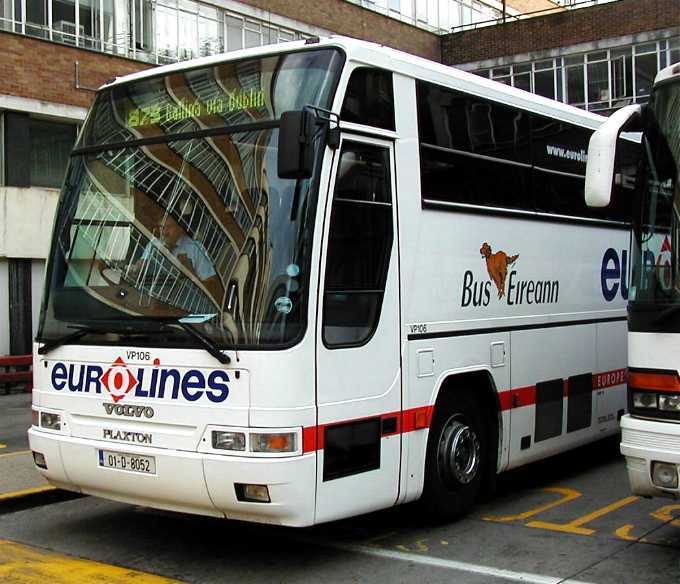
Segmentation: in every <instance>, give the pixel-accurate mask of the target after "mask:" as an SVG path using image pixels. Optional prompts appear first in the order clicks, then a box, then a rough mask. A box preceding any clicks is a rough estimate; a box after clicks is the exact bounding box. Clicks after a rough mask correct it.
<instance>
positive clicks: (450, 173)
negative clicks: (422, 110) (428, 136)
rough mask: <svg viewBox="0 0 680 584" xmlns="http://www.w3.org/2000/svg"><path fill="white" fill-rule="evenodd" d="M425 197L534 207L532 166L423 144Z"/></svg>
mask: <svg viewBox="0 0 680 584" xmlns="http://www.w3.org/2000/svg"><path fill="white" fill-rule="evenodd" d="M420 153H421V154H420V157H421V184H422V193H423V197H424V198H426V199H436V200H438V201H446V202H450V203H465V204H468V205H482V206H490V207H506V208H510V209H524V210H526V209H533V200H532V199H531V183H530V180H531V176H530V174H531V172H530V168H529V167H528V166H519V165H515V164H512V163H507V162H503V161H494V160H489V159H487V158H478V157H474V156H469V155H466V154H461V153H458V152H456V151H447V150H445V149H441V148H433V147H430V146H428V145H426V144H423V145H421V147H420Z"/></svg>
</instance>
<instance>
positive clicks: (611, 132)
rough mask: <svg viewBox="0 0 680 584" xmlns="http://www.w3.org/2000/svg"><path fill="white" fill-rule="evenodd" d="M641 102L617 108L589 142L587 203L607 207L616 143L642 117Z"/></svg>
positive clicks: (610, 193)
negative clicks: (624, 131) (625, 128)
mask: <svg viewBox="0 0 680 584" xmlns="http://www.w3.org/2000/svg"><path fill="white" fill-rule="evenodd" d="M641 115H642V107H641V106H640V105H637V104H636V105H627V106H625V107H622V108H621V109H620V110H617V111H616V112H614V113H613V114H612V115H611V116H610V117H609V118H607V120H606V121H605V122H604V124H602V125H601V126H600V127H599V128H598V129H597V130H595V132H594V133H593V135H592V136H591V137H590V142H589V143H588V163H587V165H586V188H585V197H586V204H587V205H588V206H589V207H606V206H607V205H609V201H610V200H611V196H612V183H613V181H614V162H615V161H616V143H617V141H618V139H619V134H620V133H621V130H622V129H623V127H624V126H626V125H627V124H628V123H629V122H630V121H631V120H633V119H634V118H640V117H641Z"/></svg>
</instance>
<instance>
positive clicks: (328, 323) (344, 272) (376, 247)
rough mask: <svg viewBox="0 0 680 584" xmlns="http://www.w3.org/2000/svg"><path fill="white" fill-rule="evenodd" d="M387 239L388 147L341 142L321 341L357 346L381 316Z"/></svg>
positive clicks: (389, 226)
mask: <svg viewBox="0 0 680 584" xmlns="http://www.w3.org/2000/svg"><path fill="white" fill-rule="evenodd" d="M392 241H393V228H392V194H391V186H390V171H389V153H388V150H387V149H385V148H380V147H376V146H370V145H367V144H359V143H354V142H345V144H344V146H343V150H342V154H341V156H340V165H339V167H338V174H337V179H336V183H335V194H334V197H333V208H332V212H331V224H330V230H329V239H328V254H327V260H326V288H325V294H324V307H323V340H324V343H325V344H326V346H328V347H340V346H357V345H360V344H363V343H365V342H367V341H368V340H369V339H370V337H371V336H372V334H373V331H374V330H375V327H376V326H377V324H378V320H379V317H380V308H381V306H382V299H383V293H384V289H385V280H386V278H387V269H388V266H389V259H390V252H391V250H392Z"/></svg>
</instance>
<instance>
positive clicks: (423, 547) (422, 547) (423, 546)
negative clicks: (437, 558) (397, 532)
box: [394, 539, 430, 552]
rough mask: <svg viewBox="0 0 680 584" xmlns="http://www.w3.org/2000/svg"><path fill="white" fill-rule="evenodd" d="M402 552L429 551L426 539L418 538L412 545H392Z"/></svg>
mask: <svg viewBox="0 0 680 584" xmlns="http://www.w3.org/2000/svg"><path fill="white" fill-rule="evenodd" d="M394 547H396V548H397V549H398V550H401V551H402V552H429V551H430V546H428V545H427V540H426V539H419V540H417V541H416V542H415V543H414V544H413V545H396V546H394Z"/></svg>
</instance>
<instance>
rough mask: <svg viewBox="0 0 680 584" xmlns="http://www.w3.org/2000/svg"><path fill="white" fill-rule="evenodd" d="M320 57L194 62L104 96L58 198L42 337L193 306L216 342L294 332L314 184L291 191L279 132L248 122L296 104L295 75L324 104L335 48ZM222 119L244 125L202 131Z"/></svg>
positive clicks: (255, 341) (189, 311)
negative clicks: (196, 65)
mask: <svg viewBox="0 0 680 584" xmlns="http://www.w3.org/2000/svg"><path fill="white" fill-rule="evenodd" d="M317 53H324V55H322V57H323V58H321V57H320V56H319V55H318V54H315V53H311V52H310V53H301V54H300V55H304V58H300V57H299V55H298V56H296V57H295V58H292V59H290V58H284V57H277V58H269V59H266V60H261V61H258V60H251V61H249V62H248V66H247V67H245V66H240V67H237V66H235V65H233V64H232V65H230V66H229V67H226V66H219V67H213V68H210V69H203V70H191V71H187V72H184V73H177V74H173V75H171V76H168V77H162V78H157V79H151V80H146V81H144V82H143V83H138V84H135V85H131V86H123V89H120V88H119V89H117V90H116V91H113V92H109V93H107V94H102V95H101V96H100V97H99V98H98V99H97V103H96V106H95V109H94V111H93V112H92V114H91V115H90V117H89V119H88V124H87V126H86V128H85V130H84V132H83V136H82V137H81V147H82V148H85V150H83V151H82V152H81V153H80V154H77V155H76V156H74V157H73V158H72V161H71V166H70V169H69V173H68V175H67V180H66V183H65V187H64V192H63V193H62V198H61V201H60V207H59V211H58V215H57V221H56V224H55V233H54V241H53V245H52V259H51V263H50V272H49V274H48V290H47V295H46V301H47V302H46V304H45V307H44V313H43V318H42V321H41V330H40V333H39V338H41V339H42V340H49V339H54V338H57V337H59V336H61V335H64V334H68V333H69V332H71V329H69V327H70V326H72V325H73V324H74V323H78V324H86V325H88V326H93V327H94V326H95V325H96V321H129V320H130V319H135V318H137V319H142V318H143V319H146V321H148V318H149V317H152V318H179V317H185V316H187V315H193V318H194V319H195V321H194V322H196V323H197V324H196V326H200V327H201V332H202V333H204V334H206V335H208V336H209V337H211V338H212V339H213V340H214V341H215V342H217V343H218V344H224V345H229V346H234V345H237V346H257V345H281V344H286V343H290V342H292V341H293V340H295V339H296V338H298V337H299V335H300V334H301V332H302V331H303V330H304V327H305V312H306V310H305V303H306V295H307V283H308V278H309V269H308V268H309V252H310V249H309V248H310V245H311V228H312V224H313V219H314V210H315V202H316V201H315V193H314V192H313V190H312V183H313V181H311V180H305V181H301V183H300V184H299V185H297V186H298V192H297V193H295V190H296V184H295V181H292V180H280V179H279V178H278V176H277V173H276V166H277V164H276V163H277V142H278V129H277V128H276V127H274V126H273V124H271V123H269V124H260V126H259V127H258V126H257V125H253V124H258V122H259V121H261V120H265V121H266V120H271V119H273V118H274V117H275V113H274V112H275V111H277V110H278V111H284V110H280V109H279V105H278V104H279V103H282V104H285V107H286V108H289V107H290V106H293V107H295V106H296V103H295V101H294V100H293V99H292V91H291V76H292V75H293V72H297V75H298V77H299V79H298V82H296V83H294V84H292V87H297V88H298V89H299V92H298V93H299V95H298V98H299V99H301V100H306V99H308V97H309V96H308V93H309V92H311V93H313V94H314V96H315V97H314V99H312V100H311V101H310V103H315V104H318V105H320V106H322V107H328V106H329V103H330V100H331V99H332V92H333V87H334V83H335V80H336V78H337V70H336V69H337V67H336V68H334V67H330V71H329V61H332V60H333V58H334V55H335V53H334V52H333V51H318V52H317ZM286 57H293V55H288V56H286ZM296 64H297V65H296ZM315 64H316V65H318V68H315ZM298 66H299V67H298ZM307 67H311V68H307ZM284 79H285V84H284V85H283V86H281V91H279V85H278V83H279V82H280V81H281V80H284ZM277 80H278V81H277ZM208 88H209V89H208ZM201 92H203V93H201ZM220 92H221V96H222V97H221V98H218V97H217V96H216V95H217V94H218V93H220ZM246 96H249V97H247V98H246ZM218 99H221V100H222V105H221V106H220V105H219V104H218V102H217V101H216V100H218ZM211 100H212V101H211ZM230 100H231V102H230ZM236 102H238V103H236ZM230 103H231V106H233V107H231V110H230V111H227V110H228V109H229V107H230V106H229V104H230ZM303 103H304V102H303ZM187 104H193V109H192V107H189V106H188V105H187ZM206 104H211V111H207V110H206V107H207V106H206ZM298 107H299V108H301V107H302V105H299V104H298ZM173 108H174V109H173ZM177 108H179V110H178V109H177ZM220 108H221V111H220ZM227 116H228V119H227ZM225 123H227V124H229V125H230V126H232V127H233V126H239V125H240V126H243V125H248V128H247V131H238V130H236V131H232V133H229V134H224V133H221V134H217V135H212V134H210V135H205V134H201V132H203V131H204V130H212V129H219V128H223V127H224V126H225ZM178 134H180V136H177V137H175V136H176V135H178ZM194 136H195V137H194ZM140 139H142V140H144V142H143V143H141V144H134V143H131V142H132V141H133V140H140ZM150 142H152V143H150ZM319 143H320V139H319V137H318V136H317V146H318V144H319ZM101 144H104V146H103V147H102V146H101ZM128 144H129V145H128ZM317 150H318V148H317ZM294 201H296V202H295V205H293V202H294ZM140 322H141V321H140ZM88 338H89V337H88Z"/></svg>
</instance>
